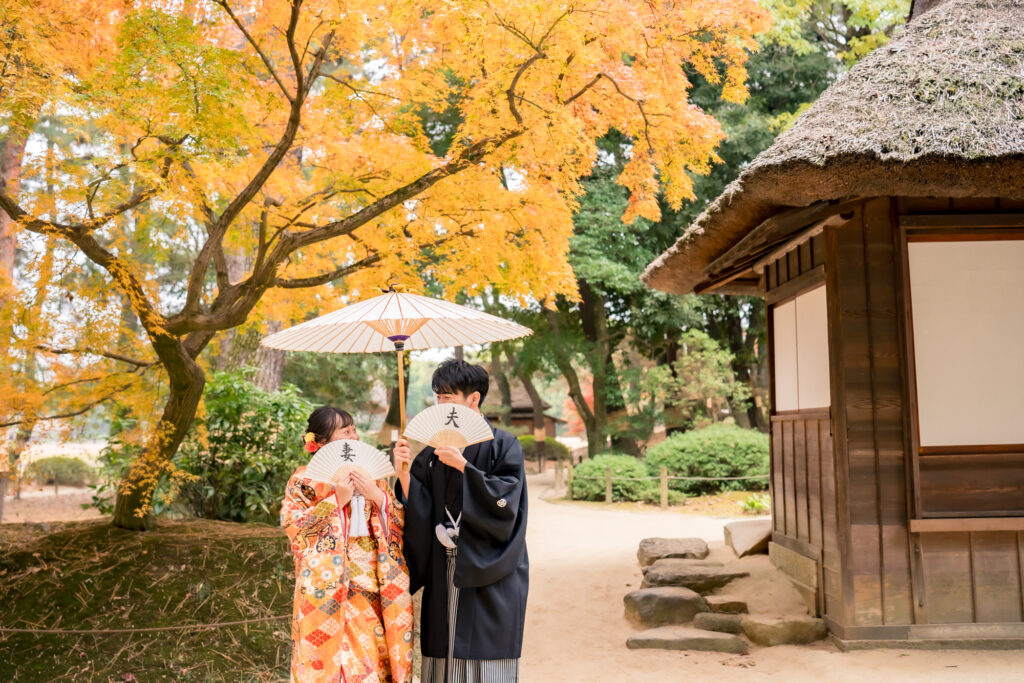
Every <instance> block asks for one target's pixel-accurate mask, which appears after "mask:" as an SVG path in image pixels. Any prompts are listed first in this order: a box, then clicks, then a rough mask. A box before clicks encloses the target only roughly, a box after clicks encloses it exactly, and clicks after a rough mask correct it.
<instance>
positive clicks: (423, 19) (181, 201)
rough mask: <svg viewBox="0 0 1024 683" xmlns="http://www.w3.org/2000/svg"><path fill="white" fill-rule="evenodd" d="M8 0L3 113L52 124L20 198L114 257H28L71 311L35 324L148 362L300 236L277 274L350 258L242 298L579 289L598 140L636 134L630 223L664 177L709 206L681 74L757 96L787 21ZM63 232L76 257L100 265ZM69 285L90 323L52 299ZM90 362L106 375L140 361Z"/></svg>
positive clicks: (700, 125) (699, 142) (705, 122)
mask: <svg viewBox="0 0 1024 683" xmlns="http://www.w3.org/2000/svg"><path fill="white" fill-rule="evenodd" d="M3 5H4V7H3V9H2V10H0V12H3V13H4V17H3V18H4V25H5V27H7V26H11V27H13V28H12V30H11V32H10V35H12V38H11V40H10V41H8V44H7V45H6V47H5V48H3V49H5V50H7V52H6V54H7V56H8V57H9V58H11V59H12V60H13V61H12V63H15V62H16V63H18V64H21V65H22V68H21V70H20V71H19V72H17V73H15V75H13V76H11V75H10V74H5V75H4V76H3V79H2V80H0V84H2V87H3V91H2V113H3V115H4V116H5V117H6V118H5V119H4V121H5V124H4V125H7V122H9V121H13V117H14V114H15V113H17V114H18V115H19V116H22V119H23V120H24V121H28V122H35V123H37V124H38V122H39V121H40V120H42V119H47V120H52V121H54V122H55V123H54V125H53V126H52V128H53V130H54V132H53V134H52V135H49V137H48V138H47V139H46V140H45V141H43V140H42V138H41V137H39V136H40V134H39V131H38V130H37V139H36V142H35V144H34V145H30V150H32V151H31V153H30V154H28V155H27V156H26V160H25V165H24V170H23V176H24V178H25V182H23V183H22V188H21V191H20V193H19V195H18V196H17V197H15V198H13V199H14V200H15V201H16V202H17V204H18V205H19V206H20V207H22V208H24V209H25V211H26V212H27V216H26V217H25V219H24V220H23V223H26V224H27V221H28V220H29V219H31V218H33V217H34V218H40V219H43V220H47V221H57V222H64V223H75V224H78V225H84V226H86V227H84V228H82V229H83V230H86V231H88V233H89V235H90V236H91V237H93V238H94V239H95V240H96V241H97V243H99V244H100V245H101V246H102V247H103V248H104V249H106V250H107V251H108V252H110V253H112V254H114V255H115V257H116V263H115V264H114V265H113V266H111V265H109V264H107V265H103V267H102V268H97V267H95V266H91V269H92V270H90V274H89V276H88V277H82V278H78V279H75V278H70V279H69V278H67V277H66V271H65V272H63V273H62V272H58V271H54V270H53V269H52V268H51V269H49V270H45V272H44V270H43V269H39V270H38V273H37V272H36V271H33V275H32V281H31V284H28V283H27V282H23V283H22V287H21V291H20V294H19V295H18V296H17V297H15V300H16V301H17V302H18V304H19V305H20V306H21V307H23V308H24V310H27V308H28V307H30V306H31V305H32V302H33V301H34V300H35V298H36V297H35V296H34V293H33V292H29V291H28V290H29V289H35V291H36V292H39V291H41V292H43V295H42V296H43V298H44V299H46V300H47V301H49V302H50V303H51V305H50V306H49V308H47V307H46V306H42V307H41V308H40V309H39V310H41V311H43V312H44V314H45V315H47V316H49V325H50V327H53V326H56V327H59V328H60V329H59V330H51V329H50V327H46V326H42V325H41V324H40V323H27V324H28V327H31V326H32V325H36V326H37V327H39V329H43V328H44V327H45V328H46V329H47V333H48V334H56V335H57V337H58V338H60V339H61V340H62V346H63V347H66V348H75V349H79V350H81V349H83V348H85V347H88V348H91V349H93V350H99V349H102V350H105V351H112V352H117V353H125V354H127V353H128V351H131V352H132V353H131V354H130V355H131V356H132V358H133V359H135V360H141V361H145V362H150V361H152V360H155V357H154V354H153V352H152V350H151V349H147V348H146V346H147V341H152V340H153V339H154V338H155V337H157V336H159V335H160V334H161V333H162V331H163V330H164V329H165V328H166V323H167V321H168V320H173V321H177V323H179V324H180V328H181V329H185V328H187V327H188V325H189V324H191V323H189V324H186V323H184V322H182V319H180V318H176V317H175V316H176V315H177V314H178V313H179V312H180V311H181V310H182V309H183V306H184V302H183V298H184V290H185V289H186V288H187V286H188V284H189V282H190V280H191V279H197V278H198V279H199V281H200V282H201V283H202V292H201V296H200V301H199V307H200V309H202V310H205V309H206V308H209V309H211V310H212V309H213V307H215V305H216V302H217V301H218V297H222V296H223V295H224V293H225V291H227V289H228V288H229V287H230V286H232V285H236V284H238V283H245V282H247V278H250V279H251V278H253V277H254V274H255V273H256V272H257V271H258V270H259V267H260V265H261V263H260V259H261V258H269V255H272V254H273V246H274V245H277V244H281V243H282V242H283V241H284V240H286V239H291V238H292V237H294V238H295V239H296V240H299V241H302V246H301V247H299V248H296V249H294V250H292V251H290V252H288V253H287V254H286V255H284V257H283V258H281V261H280V263H279V264H278V265H276V266H275V269H274V273H275V274H276V277H277V278H279V279H282V280H291V281H295V280H302V279H304V278H315V277H317V276H319V275H323V274H326V273H331V272H334V271H337V270H338V269H339V268H343V267H344V266H346V265H351V266H352V269H351V271H350V272H346V273H345V275H344V278H342V279H339V280H338V281H336V282H334V283H333V284H318V285H317V286H315V287H310V289H309V290H297V291H291V290H288V289H280V288H276V287H274V286H268V287H265V288H264V289H265V291H264V289H260V292H259V296H258V297H257V299H258V300H259V303H258V304H256V305H255V307H254V308H252V310H251V312H246V314H247V315H253V316H256V317H272V318H273V319H275V320H278V321H285V322H287V321H290V320H297V319H301V318H303V317H304V316H306V315H308V314H309V313H311V312H313V311H315V310H316V309H319V308H321V307H326V308H330V307H336V306H337V305H339V303H340V300H341V299H342V298H345V297H363V296H368V295H370V294H373V293H375V292H376V287H377V286H379V285H380V284H382V283H387V282H400V283H405V284H409V285H412V286H414V287H419V286H422V281H423V280H424V279H426V280H429V281H431V282H436V283H439V284H440V285H441V286H442V287H443V289H444V290H445V292H446V294H447V295H449V296H454V294H456V293H458V292H462V291H468V292H469V293H474V292H478V291H479V290H481V289H482V288H485V287H487V286H491V285H493V286H496V287H498V288H500V290H501V291H502V292H505V293H507V294H509V295H511V296H515V297H519V298H520V299H521V300H524V301H525V300H527V299H529V298H536V299H544V298H547V297H550V296H551V295H553V294H564V295H567V296H570V297H573V296H575V280H574V277H573V274H572V271H571V269H570V267H569V266H568V263H567V260H566V257H567V253H568V244H569V237H570V235H571V233H572V220H571V219H572V214H573V211H574V210H575V208H576V198H577V197H578V195H579V193H580V191H581V186H580V184H579V179H580V178H581V177H584V176H586V175H587V174H588V173H589V171H590V169H591V168H592V166H593V164H594V162H595V160H596V159H597V155H598V148H597V144H596V141H597V140H598V139H599V138H600V137H601V136H603V135H605V134H606V133H608V132H609V131H610V130H612V129H615V130H618V131H620V132H622V133H624V134H625V135H627V136H628V137H629V138H631V139H632V140H633V141H634V144H633V147H632V151H631V155H630V158H629V160H628V162H627V163H626V165H625V168H624V171H623V173H622V176H621V178H620V182H621V183H622V184H623V185H625V186H626V187H627V188H629V190H630V193H631V195H630V203H629V208H628V210H627V212H626V214H625V215H624V216H623V219H624V220H627V221H631V220H632V219H634V218H636V217H639V216H642V217H645V218H649V219H652V220H653V219H657V218H658V215H659V208H658V201H657V198H658V195H659V193H664V196H665V197H666V198H667V200H668V202H669V204H670V205H671V206H673V207H678V206H679V205H680V204H681V202H683V201H685V200H687V199H690V198H692V196H693V195H692V185H691V179H690V177H691V174H692V173H704V172H706V171H707V170H708V168H709V167H710V165H711V164H712V163H714V161H715V159H716V157H715V147H716V146H717V144H718V143H719V142H720V141H721V139H722V130H721V127H720V126H719V125H718V123H717V122H716V121H715V120H714V119H713V118H712V117H710V116H709V115H707V114H706V113H705V112H703V111H701V110H700V109H699V108H697V107H695V106H693V105H691V104H690V103H689V102H688V99H687V92H688V89H689V86H690V83H689V80H688V79H687V76H686V71H685V70H684V68H683V67H684V66H688V67H689V68H691V69H693V70H694V71H696V72H698V73H700V74H701V75H702V76H704V77H705V78H707V79H709V80H711V81H714V82H719V83H721V85H722V91H723V96H724V97H726V98H728V99H732V100H741V99H742V98H743V97H744V95H745V86H744V80H745V77H746V74H745V71H744V64H745V62H746V57H747V53H748V51H749V50H751V49H754V48H755V47H756V44H755V42H754V36H755V35H756V34H758V33H760V32H762V31H764V30H766V29H767V28H768V26H769V19H768V15H767V13H766V12H764V11H763V10H762V9H760V8H759V6H758V5H757V4H756V2H754V1H753V0H691V1H688V2H640V1H636V0H632V1H627V0H592V1H590V2H558V1H556V2H551V1H545V2H527V1H518V0H494V1H476V0H464V1H438V0H431V1H429V2H428V1H426V0H423V1H421V0H391V1H388V0H385V1H384V2H381V1H380V0H373V1H372V2H369V1H361V0H353V1H347V2H338V1H337V0H333V1H328V0H313V1H306V2H301V1H300V0H295V1H293V2H284V1H277V0H275V1H274V2H262V3H261V2H252V3H240V2H231V1H229V0H207V1H203V2H190V1H187V0H186V1H185V2H181V3H166V2H123V3H122V2H109V1H106V0H101V1H96V0H90V2H85V1H84V0H81V1H71V2H67V1H64V2H57V0H39V1H38V2H32V3H28V2H17V1H16V0H8V2H5V3H3ZM33 8H37V11H33ZM11 73H14V72H11ZM311 75H312V76H313V77H311ZM296 102H298V103H299V104H300V106H295V103H296ZM25 125H31V123H26V124H25ZM282 144H283V145H284V148H282V149H278V148H279V147H280V146H281V145H282ZM44 150H45V151H44ZM277 151H280V152H281V154H280V161H279V162H277V163H276V164H274V165H272V168H270V169H269V170H268V169H267V164H266V162H267V159H268V158H270V157H271V156H272V155H274V154H275V153H276V152H277ZM256 180H258V182H255V181H256ZM254 187H255V190H254V191H252V192H250V191H249V190H252V189H253V188H254ZM400 192H401V193H404V194H402V197H403V199H402V200H401V201H399V202H397V203H395V205H394V206H387V208H384V209H380V208H379V207H380V206H382V204H381V202H382V201H383V202H385V204H386V203H387V201H386V200H388V198H392V197H395V196H396V193H400ZM140 199H141V201H139V200H140ZM136 202H137V203H136ZM129 204H131V205H132V208H131V209H130V210H125V208H124V207H125V206H127V205H129ZM238 205H240V206H241V209H240V210H239V211H238V213H237V216H235V217H234V218H233V219H232V220H230V221H229V225H228V226H227V228H226V232H225V233H224V235H223V239H222V242H221V243H222V249H221V250H220V251H219V252H218V253H216V254H215V255H214V256H213V257H212V258H213V260H214V261H217V262H218V266H223V268H222V270H223V271H224V273H222V274H221V275H215V274H214V272H213V269H211V270H210V271H209V272H206V271H203V272H200V273H199V274H198V275H195V276H194V277H193V276H192V275H193V273H192V269H194V266H195V264H196V263H197V262H198V255H199V253H200V249H201V247H202V245H203V243H204V241H205V240H207V238H208V236H209V235H210V234H211V227H210V226H212V225H214V224H216V223H217V221H218V218H219V217H220V216H222V215H224V212H225V211H228V210H229V209H231V208H232V207H233V206H238ZM342 223H344V225H345V226H348V227H346V228H345V230H342V231H334V232H335V233H337V234H333V233H332V234H331V236H330V237H329V238H319V237H318V238H316V239H309V240H308V242H306V241H303V240H304V239H305V238H304V237H303V236H304V235H305V236H308V235H321V234H325V233H324V230H323V228H324V227H325V226H331V225H335V224H339V225H340V224H342ZM317 231H319V232H317ZM38 239H41V238H38ZM53 239H54V240H55V241H56V242H60V244H59V245H56V246H55V249H56V250H57V253H58V255H59V256H58V258H60V259H63V262H64V263H67V264H71V265H70V266H69V267H71V268H77V267H81V268H82V269H83V270H89V269H88V268H85V267H84V265H83V264H84V263H85V257H84V256H83V255H82V254H81V253H79V252H78V251H77V250H76V249H75V247H74V246H73V245H70V244H69V243H68V242H67V241H63V242H62V241H61V240H60V239H59V238H57V237H55V238H53ZM32 248H33V249H35V250H36V251H35V252H34V253H42V252H43V251H44V250H45V249H44V248H43V247H41V246H39V244H38V242H37V243H36V246H35V247H32ZM61 250H63V251H61ZM90 258H91V257H90ZM30 270H31V269H30ZM118 274H121V275H122V276H123V277H119V276H118ZM129 280H135V281H138V282H139V283H141V285H140V287H138V288H130V287H127V286H126V283H127V282H128V281H129ZM254 286H255V285H254ZM68 293H71V294H73V296H74V301H75V303H74V304H72V305H71V308H73V309H78V310H80V311H88V312H89V313H88V315H85V314H82V313H80V312H79V313H76V314H75V315H63V316H62V315H61V314H60V313H57V312H55V311H56V310H57V308H56V307H55V305H53V302H54V301H56V300H59V299H60V297H61V296H66V295H67V294H68ZM126 310H127V311H129V313H130V314H126V312H125V311H126ZM47 311H48V312H47ZM133 315H134V316H135V317H137V318H141V319H142V320H143V325H142V328H140V327H139V326H138V325H136V324H134V323H132V322H131V320H132V317H133ZM21 319H22V320H23V321H28V320H29V317H25V316H24V315H23V316H22V318H21ZM4 324H5V326H9V325H13V324H14V323H9V322H7V321H5V323H4ZM19 324H20V323H19ZM233 324H237V323H236V322H235V323H233ZM6 329H13V328H9V327H5V330H6ZM20 329H22V331H23V332H24V330H25V329H27V328H26V326H25V325H24V324H22V326H21V328H20ZM182 334H183V333H182ZM34 335H35V333H34V332H31V333H24V334H22V335H21V337H20V338H21V339H22V340H23V341H24V340H27V339H29V338H30V337H33V336H34ZM35 342H38V339H35V340H33V343H32V344H30V345H26V346H23V353H30V348H31V347H37V346H38V345H39V344H40V343H42V342H39V343H35ZM26 344H27V342H26ZM215 344H216V342H214V345H215ZM85 358H86V359H87V360H88V364H97V367H100V368H101V369H102V370H103V373H109V372H121V373H124V372H128V371H131V370H132V368H133V367H134V366H131V364H125V363H123V362H120V361H116V360H113V359H111V358H109V357H104V356H95V355H90V356H87V357H85ZM98 359H103V360H98ZM48 362H50V361H48ZM76 368H77V369H76V370H75V372H80V371H81V372H84V371H83V370H81V367H80V366H76ZM69 372H70V371H69ZM44 374H45V373H44ZM131 374H132V375H135V374H136V373H135V372H131ZM6 379H7V381H14V379H13V378H11V377H8V378H6ZM81 379H87V377H86V376H84V375H83V376H82V377H81ZM66 381H72V380H70V379H68V380H66ZM104 381H106V380H104ZM44 384H45V383H44ZM85 385H86V386H88V384H87V383H85ZM76 386H77V385H76ZM40 390H41V389H40ZM140 390H141V389H140ZM149 391H153V390H152V388H150V389H149ZM150 395H152V394H150ZM37 398H38V397H37ZM37 404H38V401H37ZM37 408H38V409H40V410H41V409H42V408H41V404H39V405H37Z"/></svg>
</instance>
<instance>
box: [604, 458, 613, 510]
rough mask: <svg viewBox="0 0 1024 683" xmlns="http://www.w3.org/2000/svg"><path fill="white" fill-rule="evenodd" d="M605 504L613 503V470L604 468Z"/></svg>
mask: <svg viewBox="0 0 1024 683" xmlns="http://www.w3.org/2000/svg"><path fill="white" fill-rule="evenodd" d="M604 502H606V503H610V502H612V468H611V467H605V468H604Z"/></svg>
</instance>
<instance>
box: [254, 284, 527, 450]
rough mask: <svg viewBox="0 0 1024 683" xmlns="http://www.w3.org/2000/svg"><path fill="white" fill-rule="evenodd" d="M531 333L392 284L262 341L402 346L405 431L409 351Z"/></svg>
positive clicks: (351, 349)
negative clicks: (405, 360) (405, 358)
mask: <svg viewBox="0 0 1024 683" xmlns="http://www.w3.org/2000/svg"><path fill="white" fill-rule="evenodd" d="M530 334H533V330H531V329H530V328H528V327H524V326H522V325H520V324H518V323H514V322H512V321H511V320H505V319H503V318H499V317H497V316H495V315H491V314H489V313H484V312H483V311H478V310H475V309H472V308H468V307H466V306H460V305H459V304H453V303H451V302H450V301H443V300H441V299H431V298H430V297H425V296H420V295H419V294H410V293H408V292H403V291H399V290H397V289H396V288H394V287H392V288H391V289H389V290H388V291H387V292H386V293H385V294H382V295H381V296H376V297H373V298H372V299H366V300H365V301H360V302H358V303H354V304H351V305H350V306H346V307H345V308H342V309H339V310H337V311H334V312H333V313H327V314H326V315H322V316H320V317H319V318H313V319H312V320H307V321H306V322H304V323H302V324H300V325H296V326H295V327H290V328H288V329H287V330H281V331H280V332H277V333H276V334H272V335H270V336H269V337H266V338H264V339H263V341H262V342H260V343H261V344H262V345H263V346H268V347H270V348H273V349H285V350H287V351H320V352H324V353H376V352H380V351H397V352H398V405H399V422H400V425H399V426H400V427H401V431H403V432H404V431H405V377H404V367H403V364H402V360H403V359H402V355H403V353H404V352H405V351H415V350H418V349H432V348H443V347H447V346H463V345H466V344H483V343H485V342H494V341H502V340H505V339H517V338H519V337H525V336H527V335H530Z"/></svg>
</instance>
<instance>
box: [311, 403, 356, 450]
mask: <svg viewBox="0 0 1024 683" xmlns="http://www.w3.org/2000/svg"><path fill="white" fill-rule="evenodd" d="M353 422H354V420H353V419H352V416H351V415H349V414H348V413H347V412H345V411H344V410H340V409H338V408H335V407H334V406H320V407H319V408H317V409H316V410H314V411H313V412H312V413H310V414H309V419H308V420H307V421H306V431H307V432H312V433H313V435H314V436H315V437H316V440H317V443H320V444H325V443H327V440H328V439H330V438H331V435H332V434H334V430H335V429H339V428H341V427H348V426H349V425H350V424H352V423H353Z"/></svg>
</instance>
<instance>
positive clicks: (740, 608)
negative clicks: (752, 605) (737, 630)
mask: <svg viewBox="0 0 1024 683" xmlns="http://www.w3.org/2000/svg"><path fill="white" fill-rule="evenodd" d="M704 600H705V602H707V603H708V608H710V610H711V611H712V612H720V613H722V614H746V613H747V603H746V601H744V600H740V599H739V598H736V597H733V596H731V595H705V596H704Z"/></svg>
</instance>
